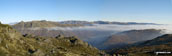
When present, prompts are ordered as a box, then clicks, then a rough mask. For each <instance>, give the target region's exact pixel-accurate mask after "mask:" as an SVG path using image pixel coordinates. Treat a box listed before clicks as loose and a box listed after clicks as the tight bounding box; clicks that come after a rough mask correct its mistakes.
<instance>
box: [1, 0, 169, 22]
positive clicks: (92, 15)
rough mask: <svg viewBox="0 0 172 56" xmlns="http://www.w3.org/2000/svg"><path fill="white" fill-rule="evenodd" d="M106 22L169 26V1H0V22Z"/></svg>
mask: <svg viewBox="0 0 172 56" xmlns="http://www.w3.org/2000/svg"><path fill="white" fill-rule="evenodd" d="M31 20H50V21H64V20H87V21H96V20H105V21H122V22H152V23H162V24H172V22H171V21H172V1H171V0H0V21H1V22H2V23H11V22H19V21H31Z"/></svg>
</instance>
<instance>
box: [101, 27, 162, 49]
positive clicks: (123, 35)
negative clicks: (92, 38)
mask: <svg viewBox="0 0 172 56" xmlns="http://www.w3.org/2000/svg"><path fill="white" fill-rule="evenodd" d="M160 35H162V34H161V30H155V29H145V30H129V31H124V32H120V33H117V34H113V35H112V36H110V37H109V39H108V40H107V41H105V42H104V44H103V46H107V48H110V49H111V48H117V47H121V46H125V45H128V44H133V43H136V42H140V41H146V40H151V39H153V38H156V37H157V36H160Z"/></svg>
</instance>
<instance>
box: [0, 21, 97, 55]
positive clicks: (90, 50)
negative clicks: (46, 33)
mask: <svg viewBox="0 0 172 56" xmlns="http://www.w3.org/2000/svg"><path fill="white" fill-rule="evenodd" d="M46 55H49V56H99V55H100V51H99V50H98V49H96V48H94V47H91V46H90V45H88V44H87V43H85V42H83V41H81V40H79V39H77V38H75V37H68V38H63V37H57V38H46V37H38V36H31V35H26V36H22V35H21V34H20V33H18V32H16V31H15V30H13V29H12V28H11V27H10V26H8V25H3V24H0V56H46Z"/></svg>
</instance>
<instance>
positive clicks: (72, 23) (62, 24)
mask: <svg viewBox="0 0 172 56" xmlns="http://www.w3.org/2000/svg"><path fill="white" fill-rule="evenodd" d="M22 24H27V25H24V26H25V27H35V26H37V27H56V26H59V27H67V26H68V27H71V26H92V25H93V24H117V25H159V24H155V23H137V22H109V21H92V22H88V21H74V20H71V21H61V22H53V21H46V20H41V21H30V22H23V21H22V22H19V23H17V22H15V23H10V25H18V26H19V25H22ZM32 24H33V25H32Z"/></svg>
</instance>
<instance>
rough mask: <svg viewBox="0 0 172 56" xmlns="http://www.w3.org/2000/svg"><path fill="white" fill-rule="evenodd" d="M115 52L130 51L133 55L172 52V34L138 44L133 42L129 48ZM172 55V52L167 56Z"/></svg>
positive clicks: (147, 55) (144, 55) (143, 55)
mask: <svg viewBox="0 0 172 56" xmlns="http://www.w3.org/2000/svg"><path fill="white" fill-rule="evenodd" d="M114 52H115V53H118V54H119V53H120V54H123V53H128V55H132V56H138V55H142V56H150V55H153V56H154V55H155V52H172V34H165V35H163V36H159V37H157V38H155V39H152V40H148V41H145V42H142V43H139V44H138V43H137V45H136V44H133V45H131V46H130V47H128V48H124V49H119V50H117V51H114ZM171 55H172V53H171V54H168V55H165V56H171Z"/></svg>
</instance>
